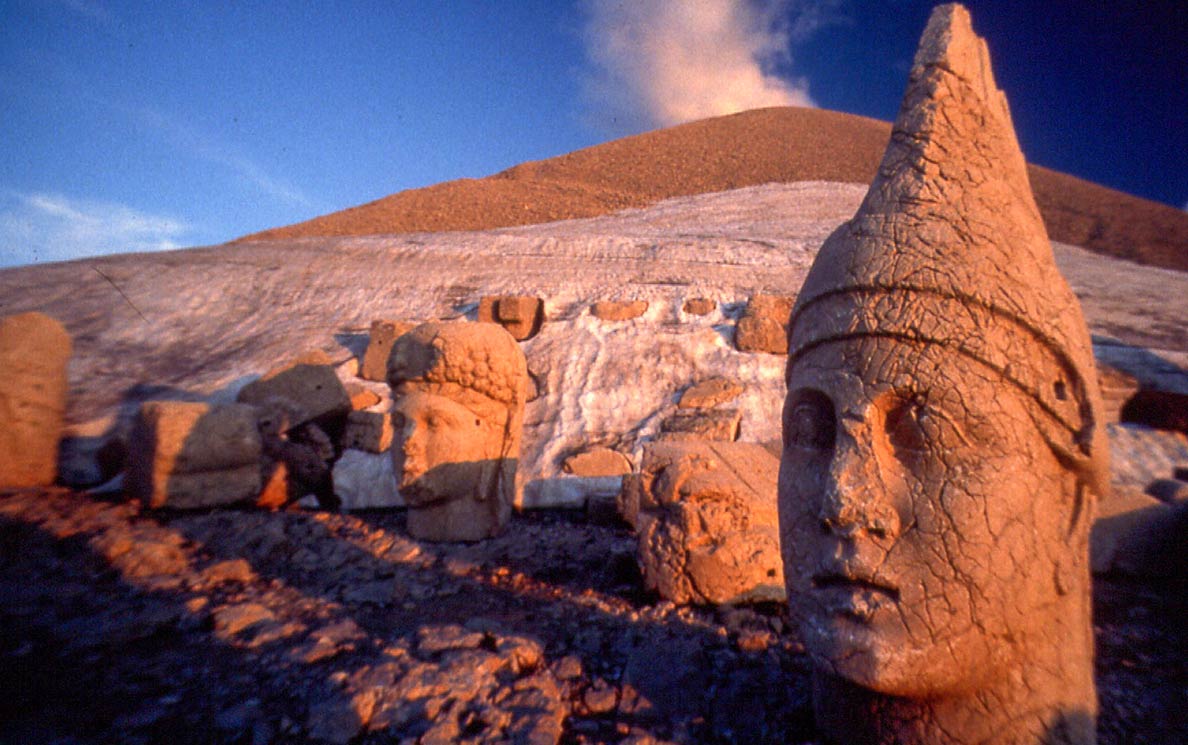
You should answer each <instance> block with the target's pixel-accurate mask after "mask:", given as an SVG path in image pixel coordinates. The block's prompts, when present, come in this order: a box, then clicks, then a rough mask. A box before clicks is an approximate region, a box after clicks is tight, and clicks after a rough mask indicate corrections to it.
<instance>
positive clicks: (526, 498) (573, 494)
mask: <svg viewBox="0 0 1188 745" xmlns="http://www.w3.org/2000/svg"><path fill="white" fill-rule="evenodd" d="M622 483H623V477H622V476H558V477H556V478H551V479H533V480H532V481H529V482H528V483H527V484H525V485H524V489H523V494H522V496H521V499H520V504H519V505H518V506H519V508H520V509H522V510H539V509H563V510H578V509H582V508H583V507H586V506H588V505H589V504H590V503H591V501H606V500H608V499H612V500H613V499H614V498H615V497H616V496H617V495H618V493H619V490H620V489H621V488H622Z"/></svg>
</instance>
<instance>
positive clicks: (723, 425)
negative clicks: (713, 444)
mask: <svg viewBox="0 0 1188 745" xmlns="http://www.w3.org/2000/svg"><path fill="white" fill-rule="evenodd" d="M741 421H742V411H740V410H739V409H677V410H676V411H675V412H673V414H672V416H670V417H668V418H667V419H665V420H664V421H663V422H661V424H660V434H659V435H658V438H657V439H660V440H716V441H719V442H734V441H735V440H737V439H738V430H739V423H740V422H741Z"/></svg>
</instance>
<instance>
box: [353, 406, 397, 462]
mask: <svg viewBox="0 0 1188 745" xmlns="http://www.w3.org/2000/svg"><path fill="white" fill-rule="evenodd" d="M393 434H394V433H393V430H392V415H391V414H390V413H388V412H386V411H352V412H351V413H350V414H347V422H346V427H345V428H344V429H343V431H342V439H341V440H340V444H341V446H342V447H343V449H347V448H354V449H356V450H366V451H367V452H369V453H386V452H387V451H388V449H389V448H391V447H392V437H393Z"/></svg>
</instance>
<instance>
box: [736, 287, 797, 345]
mask: <svg viewBox="0 0 1188 745" xmlns="http://www.w3.org/2000/svg"><path fill="white" fill-rule="evenodd" d="M795 302H796V298H795V297H788V296H784V295H755V296H754V297H752V298H751V299H750V301H749V302H748V303H747V307H746V310H745V311H743V316H742V318H740V319H738V325H737V326H736V327H735V330H734V346H735V347H737V348H738V351H740V352H766V353H767V354H787V353H788V319H789V318H790V317H791V315H792V305H793V304H794V303H795Z"/></svg>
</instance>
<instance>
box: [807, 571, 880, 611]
mask: <svg viewBox="0 0 1188 745" xmlns="http://www.w3.org/2000/svg"><path fill="white" fill-rule="evenodd" d="M875 574H876V573H875V572H874V571H872V570H869V569H867V568H864V567H858V566H854V565H847V564H841V563H836V564H834V563H831V564H829V565H827V566H823V567H822V571H821V572H818V573H816V574H814V575H813V576H812V583H813V591H814V593H815V594H817V595H818V599H819V602H820V603H821V606H822V608H823V610H824V611H825V612H826V614H827V615H829V616H841V617H844V618H849V619H852V620H854V621H858V622H868V621H870V620H872V619H873V617H874V615H875V614H876V613H878V612H879V611H881V610H883V609H886V608H891V607H893V606H894V605H896V604H897V603H898V602H899V588H897V587H895V586H894V585H891V584H888V583H887V582H886V581H885V580H884V579H883V578H881V577H880V578H876V577H875Z"/></svg>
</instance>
